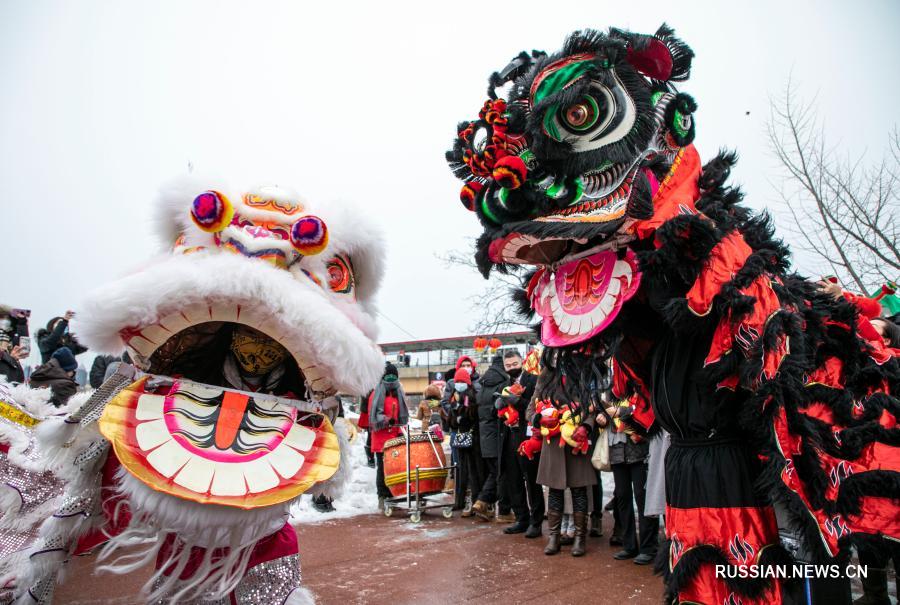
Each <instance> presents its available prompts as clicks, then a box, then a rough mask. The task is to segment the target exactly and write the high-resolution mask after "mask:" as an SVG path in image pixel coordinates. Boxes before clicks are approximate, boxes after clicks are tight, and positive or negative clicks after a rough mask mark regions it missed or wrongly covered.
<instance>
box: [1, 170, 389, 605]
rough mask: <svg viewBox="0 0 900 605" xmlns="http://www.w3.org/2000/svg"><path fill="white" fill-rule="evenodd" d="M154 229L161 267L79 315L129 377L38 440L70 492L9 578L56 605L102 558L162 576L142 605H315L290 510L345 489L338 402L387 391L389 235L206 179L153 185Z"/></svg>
mask: <svg viewBox="0 0 900 605" xmlns="http://www.w3.org/2000/svg"><path fill="white" fill-rule="evenodd" d="M158 219H159V220H158V223H159V224H160V225H161V226H162V228H163V232H162V234H161V235H162V239H163V241H164V243H165V245H166V247H167V249H168V254H167V255H164V257H163V258H161V259H160V260H158V261H157V262H154V263H152V264H149V265H146V266H144V267H143V268H142V269H141V270H140V271H138V272H136V273H134V274H132V275H129V276H127V277H124V278H122V279H120V280H118V281H116V282H113V283H111V284H109V285H107V286H105V287H102V288H100V289H98V290H97V291H95V292H94V293H93V294H91V295H90V296H89V297H88V299H87V300H86V302H85V304H84V306H83V309H82V310H81V312H80V313H79V320H80V323H79V324H78V329H79V337H80V338H81V339H82V340H83V341H84V342H86V343H88V344H89V345H90V347H91V349H93V350H96V351H100V352H110V353H117V352H120V351H121V350H122V349H123V348H124V349H127V350H128V352H129V354H130V356H131V359H133V360H134V366H131V365H128V364H123V365H122V366H120V367H119V370H118V372H117V373H115V374H113V375H112V377H110V378H109V379H108V380H107V381H106V382H105V383H104V384H103V385H102V386H101V387H100V388H99V389H97V390H96V391H95V392H94V393H93V394H92V395H91V396H90V397H88V398H86V399H87V400H86V401H85V398H82V399H80V400H79V401H78V402H76V404H75V405H70V407H69V408H68V412H67V413H66V414H65V415H64V416H62V417H59V416H57V417H50V418H45V419H42V420H41V422H40V424H39V425H38V426H37V428H34V429H33V431H32V432H33V433H34V438H33V439H32V441H33V443H34V447H33V450H32V451H31V456H32V466H37V467H41V465H42V466H43V468H44V469H45V471H46V473H48V475H47V476H49V477H57V478H62V479H64V488H63V489H62V490H60V491H61V493H60V494H59V495H58V496H57V497H55V498H53V499H50V500H47V502H48V504H47V505H46V506H44V507H43V509H42V511H43V514H44V518H45V519H46V520H45V521H44V522H43V524H42V525H40V531H39V533H38V535H37V537H36V539H34V541H33V544H31V546H30V547H29V548H28V550H27V551H25V552H24V553H23V554H22V556H21V557H18V558H17V559H16V563H17V564H16V565H15V566H14V568H12V569H5V570H4V571H5V572H7V574H8V576H7V577H8V578H12V580H10V581H9V582H7V583H8V584H10V583H11V584H12V585H14V586H15V589H14V592H15V596H16V598H18V599H20V600H21V602H23V603H24V602H26V601H27V602H29V603H35V602H36V603H42V604H43V603H49V602H50V601H51V599H52V595H53V589H54V586H55V585H56V582H57V577H58V575H59V573H60V571H61V570H62V568H63V566H64V564H65V562H66V561H67V560H68V559H69V557H70V556H71V555H72V554H80V553H83V552H88V551H90V549H91V548H93V547H95V546H97V545H99V544H104V545H103V548H102V551H101V553H100V560H101V562H102V567H101V570H103V571H108V572H113V573H129V572H131V571H134V570H137V569H140V568H142V567H144V566H146V565H152V564H153V563H154V562H155V564H156V572H155V573H154V574H153V576H152V578H151V579H150V580H149V582H148V583H147V585H146V586H145V587H144V594H143V595H142V597H141V598H142V599H144V600H146V601H147V602H153V603H172V604H174V603H179V604H186V603H198V604H199V603H203V604H209V603H237V604H244V605H249V604H260V605H262V604H268V603H292V604H293V603H301V602H302V603H306V602H309V601H310V599H311V596H310V595H309V594H308V593H307V592H306V591H305V590H304V589H302V588H301V586H300V564H299V563H300V562H299V552H298V545H297V539H296V534H295V532H294V529H293V528H292V527H291V526H290V525H289V524H288V522H287V521H288V519H289V516H290V515H289V509H290V506H291V503H292V502H294V501H296V500H297V499H298V498H299V497H300V496H301V494H303V493H304V492H306V491H308V490H311V489H312V490H313V491H314V493H316V494H326V495H327V496H329V497H335V496H336V495H338V493H339V491H340V488H341V486H342V482H343V481H344V480H346V479H347V477H348V476H349V473H348V465H349V462H348V460H347V459H346V455H347V454H348V449H349V448H348V447H346V446H347V445H348V439H349V434H348V432H347V430H346V423H345V422H344V420H343V418H337V417H336V412H337V407H338V405H339V403H338V402H337V401H335V398H336V395H337V393H338V392H339V391H340V392H342V393H355V394H364V393H366V392H367V391H369V390H370V389H371V388H372V387H374V386H375V385H376V384H377V383H378V381H379V380H380V378H381V374H382V369H383V367H384V358H383V355H382V353H381V351H380V349H379V348H378V346H377V345H376V344H375V335H376V328H375V325H376V323H375V307H374V296H375V293H376V290H377V288H378V285H379V282H380V280H381V274H382V265H381V263H382V260H381V259H382V244H381V238H380V236H379V235H378V231H377V229H375V228H374V227H373V226H372V225H371V224H369V223H368V222H367V221H366V220H365V219H364V217H362V216H361V215H360V214H359V213H358V212H357V211H354V210H351V209H349V208H346V207H340V206H317V207H315V212H313V207H312V206H311V205H309V204H307V203H306V202H304V201H302V200H300V198H299V197H298V196H297V195H296V194H294V193H292V192H290V191H287V190H284V189H281V188H277V187H261V188H257V189H252V190H250V191H249V192H246V193H243V194H241V193H240V191H238V192H232V190H230V189H229V188H228V187H227V186H226V185H224V184H223V183H219V182H213V181H211V180H204V179H200V178H198V177H188V178H184V179H181V180H179V181H177V182H174V183H172V184H170V185H169V186H168V187H166V188H164V189H163V191H162V194H161V196H160V200H159V205H158ZM331 419H333V420H334V422H335V424H334V425H332V421H331ZM4 428H8V427H6V426H4ZM21 432H22V433H23V434H25V431H24V430H23V431H21ZM0 472H3V473H4V477H3V482H6V481H8V480H10V479H9V475H10V474H13V475H14V474H15V472H16V469H10V468H8V467H5V466H0ZM53 485H54V486H56V483H54V484H53ZM54 489H56V487H54ZM45 492H46V487H43V486H41V485H40V484H36V483H34V482H31V483H29V484H28V485H27V489H26V490H25V494H24V495H23V497H24V498H26V500H29V501H30V499H35V498H36V497H37V495H39V494H40V495H41V496H42V497H44V498H45V499H46V493H45ZM48 507H49V508H48ZM16 602H19V601H16Z"/></svg>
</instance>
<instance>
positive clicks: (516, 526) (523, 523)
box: [503, 510, 528, 534]
mask: <svg viewBox="0 0 900 605" xmlns="http://www.w3.org/2000/svg"><path fill="white" fill-rule="evenodd" d="M515 519H516V522H515V523H513V524H512V525H510V526H509V527H507V528H506V529H504V530H503V533H504V534H522V533H525V532H526V531H528V511H527V510H524V511H521V510H517V511H516V517H515Z"/></svg>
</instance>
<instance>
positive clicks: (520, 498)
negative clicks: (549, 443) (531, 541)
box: [495, 349, 544, 538]
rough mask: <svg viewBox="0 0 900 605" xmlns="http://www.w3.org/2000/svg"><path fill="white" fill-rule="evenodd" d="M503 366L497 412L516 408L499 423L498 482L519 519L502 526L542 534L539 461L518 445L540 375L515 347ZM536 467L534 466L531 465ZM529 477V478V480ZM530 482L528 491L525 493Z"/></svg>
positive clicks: (530, 534) (509, 530)
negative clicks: (527, 366)
mask: <svg viewBox="0 0 900 605" xmlns="http://www.w3.org/2000/svg"><path fill="white" fill-rule="evenodd" d="M503 369H504V371H505V372H506V374H507V375H508V376H509V379H508V380H507V382H506V383H505V384H503V385H501V390H500V394H499V395H498V396H497V397H496V398H495V407H496V408H497V411H498V412H501V413H505V412H506V411H507V410H513V411H512V412H511V413H512V418H510V417H509V416H507V415H504V417H503V419H501V420H500V422H499V427H500V444H499V445H500V447H499V449H500V462H499V476H498V485H499V490H500V495H501V500H503V501H506V502H508V503H509V506H510V507H511V508H512V511H513V513H514V514H515V518H516V521H515V523H513V524H512V525H510V526H509V527H507V528H506V529H504V530H503V532H504V533H507V534H519V533H523V532H525V533H526V536H527V537H530V538H537V537H538V536H540V535H541V525H542V524H543V521H544V494H543V490H542V489H541V487H540V486H539V485H538V484H537V482H536V481H535V479H536V478H537V465H536V464H535V463H534V462H533V461H531V460H528V459H527V458H525V457H524V456H520V455H519V445H520V444H521V443H522V442H523V441H524V440H525V439H527V438H528V436H527V431H528V427H529V418H528V415H527V408H528V403H529V402H530V401H531V399H532V397H534V387H535V386H536V385H537V376H535V375H534V374H529V373H528V372H525V371H524V370H523V369H522V356H521V355H520V354H519V352H518V351H516V350H515V349H510V350H508V351H507V352H506V353H505V354H504V355H503ZM531 467H533V468H531ZM529 477H530V481H529ZM526 486H527V489H528V491H527V493H526Z"/></svg>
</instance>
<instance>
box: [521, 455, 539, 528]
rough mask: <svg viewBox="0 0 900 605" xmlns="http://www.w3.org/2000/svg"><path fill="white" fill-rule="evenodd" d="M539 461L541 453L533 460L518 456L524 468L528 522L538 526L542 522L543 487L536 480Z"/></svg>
mask: <svg viewBox="0 0 900 605" xmlns="http://www.w3.org/2000/svg"><path fill="white" fill-rule="evenodd" d="M540 463H541V455H540V454H537V455H536V456H535V457H534V460H529V459H528V458H526V457H525V456H519V464H520V465H521V466H522V468H523V469H524V470H525V490H526V493H527V495H528V509H529V511H530V513H529V516H530V520H529V524H530V525H534V526H537V527H540V526H541V524H542V523H543V522H544V512H545V511H544V488H543V487H541V486H540V485H539V484H538V482H537V473H538V465H540Z"/></svg>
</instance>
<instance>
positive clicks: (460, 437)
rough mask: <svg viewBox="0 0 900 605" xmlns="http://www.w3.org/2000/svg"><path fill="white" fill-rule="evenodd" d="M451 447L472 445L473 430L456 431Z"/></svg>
mask: <svg viewBox="0 0 900 605" xmlns="http://www.w3.org/2000/svg"><path fill="white" fill-rule="evenodd" d="M450 445H451V447H456V448H463V449H465V448H469V447H472V431H466V432H465V433H454V434H453V439H451V440H450Z"/></svg>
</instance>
